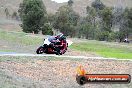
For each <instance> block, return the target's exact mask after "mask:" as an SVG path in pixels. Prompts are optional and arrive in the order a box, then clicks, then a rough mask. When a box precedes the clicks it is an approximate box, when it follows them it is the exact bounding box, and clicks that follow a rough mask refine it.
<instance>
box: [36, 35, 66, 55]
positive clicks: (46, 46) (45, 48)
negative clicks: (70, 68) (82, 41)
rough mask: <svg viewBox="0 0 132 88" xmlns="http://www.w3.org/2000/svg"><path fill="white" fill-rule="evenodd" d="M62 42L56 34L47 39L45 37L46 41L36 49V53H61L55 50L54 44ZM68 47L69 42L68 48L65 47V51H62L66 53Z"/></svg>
mask: <svg viewBox="0 0 132 88" xmlns="http://www.w3.org/2000/svg"><path fill="white" fill-rule="evenodd" d="M59 43H60V42H59V41H57V39H56V37H54V36H50V37H48V38H46V39H44V43H43V45H42V46H40V47H39V48H38V49H37V50H36V53H37V54H43V53H46V54H56V55H61V54H60V53H58V52H57V51H56V50H55V47H54V45H57V44H59ZM67 47H68V43H67V42H66V48H65V51H64V52H63V53H62V54H64V53H65V52H66V50H67ZM60 50H61V49H60Z"/></svg>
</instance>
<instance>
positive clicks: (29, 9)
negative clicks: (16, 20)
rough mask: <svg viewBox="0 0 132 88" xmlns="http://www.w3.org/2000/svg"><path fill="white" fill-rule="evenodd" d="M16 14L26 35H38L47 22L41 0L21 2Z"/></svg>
mask: <svg viewBox="0 0 132 88" xmlns="http://www.w3.org/2000/svg"><path fill="white" fill-rule="evenodd" d="M18 12H19V14H20V18H21V20H22V25H21V27H22V28H23V31H24V32H26V33H32V32H34V33H38V32H39V31H40V30H42V29H43V27H44V24H45V23H46V22H47V14H46V8H45V6H44V4H43V1H42V0H23V3H21V4H20V7H19V11H18Z"/></svg>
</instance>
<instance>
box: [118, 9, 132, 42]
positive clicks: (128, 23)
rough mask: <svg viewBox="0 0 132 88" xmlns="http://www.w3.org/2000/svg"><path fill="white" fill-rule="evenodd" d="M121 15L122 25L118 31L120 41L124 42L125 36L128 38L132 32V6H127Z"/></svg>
mask: <svg viewBox="0 0 132 88" xmlns="http://www.w3.org/2000/svg"><path fill="white" fill-rule="evenodd" d="M121 16H122V19H121V22H120V24H121V25H120V29H119V33H118V38H119V40H120V42H122V41H123V39H124V38H128V37H129V35H130V34H131V33H132V8H131V9H128V8H126V9H125V10H124V12H123V13H122V15H121Z"/></svg>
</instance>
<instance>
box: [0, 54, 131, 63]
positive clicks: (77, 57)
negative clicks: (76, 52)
mask: <svg viewBox="0 0 132 88" xmlns="http://www.w3.org/2000/svg"><path fill="white" fill-rule="evenodd" d="M0 56H15V57H17V56H19V57H23V56H25V57H60V58H76V59H100V60H115V61H117V60H122V61H132V60H131V59H117V58H104V57H87V56H68V55H55V54H30V53H14V52H11V53H10V52H2V53H1V52H0Z"/></svg>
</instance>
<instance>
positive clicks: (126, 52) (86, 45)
mask: <svg viewBox="0 0 132 88" xmlns="http://www.w3.org/2000/svg"><path fill="white" fill-rule="evenodd" d="M70 48H72V49H74V50H78V51H84V52H93V53H95V54H97V55H100V56H103V57H107V58H120V59H132V48H131V47H130V45H129V46H128V45H125V46H122V45H120V44H113V43H106V42H99V41H88V42H81V43H74V44H73V45H72V46H70Z"/></svg>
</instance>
